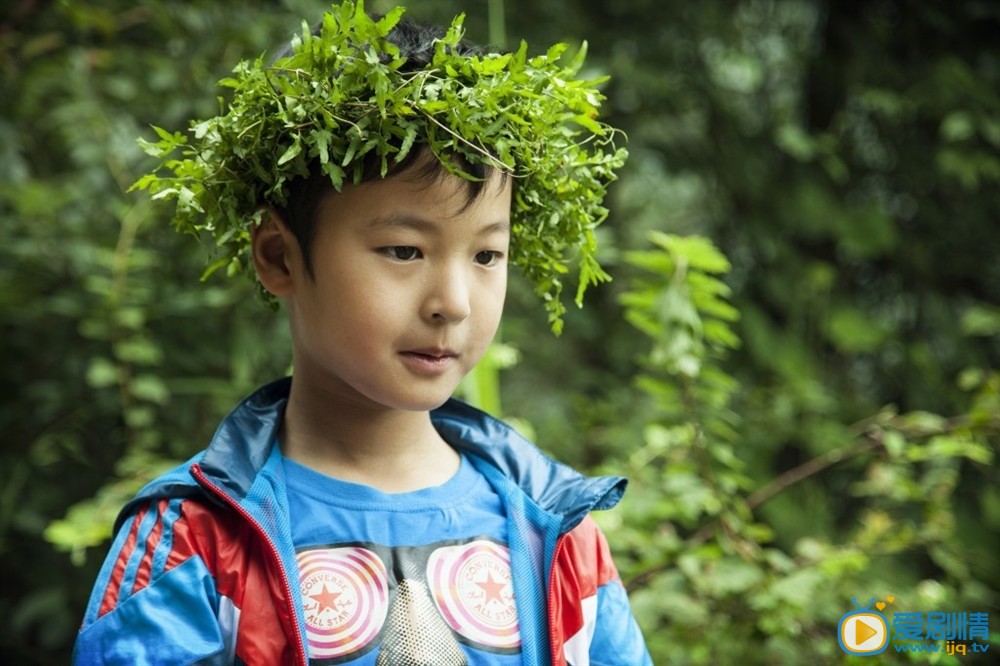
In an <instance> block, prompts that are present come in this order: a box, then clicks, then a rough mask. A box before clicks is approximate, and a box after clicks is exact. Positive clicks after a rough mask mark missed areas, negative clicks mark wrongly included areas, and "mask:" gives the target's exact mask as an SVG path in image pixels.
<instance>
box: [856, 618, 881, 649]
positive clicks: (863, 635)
mask: <svg viewBox="0 0 1000 666" xmlns="http://www.w3.org/2000/svg"><path fill="white" fill-rule="evenodd" d="M877 635H878V629H872V627H871V625H870V624H867V623H865V621H864V620H861V619H856V620H854V638H855V640H857V641H858V645H864V644H865V642H866V641H867V640H868V639H869V638H871V637H872V636H877Z"/></svg>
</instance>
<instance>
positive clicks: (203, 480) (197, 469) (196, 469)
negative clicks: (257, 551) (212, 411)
mask: <svg viewBox="0 0 1000 666" xmlns="http://www.w3.org/2000/svg"><path fill="white" fill-rule="evenodd" d="M191 473H192V474H193V475H194V478H195V479H197V480H198V483H200V484H201V485H202V486H204V487H205V488H207V489H208V490H210V491H212V492H213V493H214V494H215V495H217V496H219V497H221V498H222V499H223V500H224V501H225V502H226V504H228V505H229V506H231V507H232V508H233V509H235V510H236V513H238V514H240V515H241V516H242V517H243V518H244V519H246V520H247V521H248V522H249V523H250V524H251V525H253V527H254V529H255V530H256V531H257V534H258V535H259V536H260V537H261V538H262V539H264V543H266V544H267V547H268V550H269V551H270V553H271V556H272V557H273V558H274V561H275V562H277V563H278V571H279V572H280V574H281V583H282V585H284V587H285V599H287V600H288V610H289V612H290V613H291V617H292V626H293V628H294V631H295V654H296V656H297V657H298V661H299V663H300V664H308V663H309V659H308V658H307V656H306V654H307V653H306V649H305V644H304V643H303V640H302V632H301V630H300V627H299V622H298V615H297V614H296V612H295V605H294V601H293V599H294V597H293V596H292V587H291V585H290V584H289V582H288V576H287V575H285V567H284V566H283V565H282V563H281V556H280V555H279V554H278V548H277V546H275V545H274V541H273V540H272V539H271V537H270V536H269V535H268V533H267V532H266V531H264V528H263V526H262V525H261V524H260V523H259V522H257V519H256V518H254V517H253V516H251V515H250V513H249V512H248V511H247V510H246V509H244V508H243V507H242V506H240V505H239V504H238V503H237V502H236V501H235V500H234V499H233V498H232V497H230V496H229V495H228V494H227V493H226V492H225V491H223V490H222V489H221V488H219V487H218V486H216V485H215V484H214V483H212V482H211V481H209V480H208V477H206V476H205V473H204V472H202V471H201V466H200V465H199V464H198V463H194V464H193V465H191Z"/></svg>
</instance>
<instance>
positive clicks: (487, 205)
mask: <svg viewBox="0 0 1000 666" xmlns="http://www.w3.org/2000/svg"><path fill="white" fill-rule="evenodd" d="M431 159H434V158H433V157H432V158H431ZM435 162H436V163H435V164H433V165H428V164H420V163H416V164H413V165H410V166H408V167H407V168H406V169H404V170H401V171H398V172H396V173H393V174H390V175H388V176H386V177H385V178H373V179H370V180H366V181H363V182H361V183H360V184H357V185H355V184H345V185H344V186H343V188H342V189H341V191H340V192H337V191H336V190H331V191H330V192H329V193H328V194H327V195H326V196H325V197H324V198H323V200H322V202H321V207H320V210H321V211H325V210H331V209H336V208H340V207H342V206H344V205H345V204H346V205H347V206H348V207H349V208H350V209H351V212H352V213H354V214H355V215H357V214H359V213H360V214H362V216H363V217H365V218H368V219H370V220H371V221H372V222H377V221H382V222H383V223H391V222H392V221H394V220H395V221H398V220H417V219H421V218H422V217H424V215H423V213H424V212H425V211H427V209H428V208H433V209H434V213H435V216H439V215H441V214H442V213H450V215H454V216H457V215H461V214H463V213H471V212H475V210H476V209H482V210H483V212H488V213H490V214H491V215H493V216H494V217H496V216H497V215H498V211H501V210H502V211H503V219H498V220H494V221H495V222H505V223H507V225H508V227H509V219H510V202H511V193H512V189H513V179H512V178H510V177H507V176H505V175H504V174H503V173H501V172H499V171H497V170H496V169H488V170H487V171H486V179H485V181H482V182H478V183H475V182H472V181H469V180H467V179H465V178H462V177H461V176H458V175H456V174H453V173H450V172H449V171H448V170H447V169H446V168H445V167H444V166H443V165H441V164H440V163H439V162H437V161H436V160H435Z"/></svg>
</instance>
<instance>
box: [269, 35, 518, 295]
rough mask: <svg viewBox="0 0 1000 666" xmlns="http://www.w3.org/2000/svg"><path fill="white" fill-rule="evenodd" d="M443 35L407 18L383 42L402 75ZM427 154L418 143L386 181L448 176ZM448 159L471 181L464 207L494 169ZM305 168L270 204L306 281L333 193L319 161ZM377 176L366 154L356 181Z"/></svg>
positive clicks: (376, 165)
mask: <svg viewBox="0 0 1000 666" xmlns="http://www.w3.org/2000/svg"><path fill="white" fill-rule="evenodd" d="M373 18H374V19H375V20H378V19H379V16H373ZM320 26H321V24H318V25H317V26H316V27H315V28H314V29H313V34H318V32H319V29H320ZM444 35H445V30H444V28H442V27H441V26H437V25H433V24H428V23H420V22H417V21H414V20H411V19H407V18H402V19H400V21H399V22H398V23H397V24H396V25H395V27H393V29H392V30H391V31H390V32H389V34H388V35H387V36H386V39H387V40H388V41H389V42H390V43H392V44H394V45H395V46H396V47H397V48H398V49H399V55H400V56H401V57H403V58H405V59H406V62H405V63H404V64H403V65H401V66H400V68H399V70H398V71H399V72H401V73H404V74H405V73H408V72H416V71H419V70H421V69H424V68H425V67H427V66H428V65H429V64H430V63H431V61H432V60H433V57H434V47H435V42H436V41H437V40H438V39H440V38H441V37H443V36H444ZM456 48H457V53H458V54H459V55H463V56H469V55H479V54H483V53H486V52H499V50H497V49H492V48H489V49H486V48H484V47H481V46H479V45H477V44H474V43H472V42H469V41H467V40H464V39H463V40H462V41H460V42H459V43H458V45H457V47H456ZM290 54H291V46H290V45H289V46H286V47H285V48H284V50H283V51H282V52H281V53H279V54H278V58H282V57H285V56H287V55H290ZM428 150H430V149H429V148H428V147H427V145H426V144H425V143H421V142H420V140H419V139H418V140H417V142H416V143H415V144H414V146H413V148H412V149H411V150H410V152H409V154H408V155H407V156H406V157H405V158H404V159H403V160H401V161H400V162H390V164H389V170H388V172H387V173H386V176H391V175H396V174H400V173H402V172H404V171H409V170H412V171H413V174H412V177H413V178H414V179H415V180H418V181H425V182H427V183H428V184H430V183H433V182H435V181H437V180H438V179H440V178H443V177H444V176H445V175H446V174H448V171H447V169H446V168H445V167H444V165H442V164H441V162H440V161H439V160H438V159H437V158H436V157H434V156H427V151H428ZM424 157H429V159H422V158H424ZM452 159H454V160H455V161H456V166H458V167H459V168H460V169H461V170H462V171H463V172H465V173H466V174H468V175H469V176H471V177H472V178H471V179H464V180H463V182H464V183H465V185H466V188H465V192H466V202H465V206H466V207H467V206H470V205H472V204H473V203H474V202H475V201H476V200H477V199H478V198H479V197H480V196H481V195H482V193H483V192H484V191H485V189H486V185H487V183H488V181H489V177H490V176H491V175H492V173H491V172H492V171H493V168H492V167H490V166H488V165H486V164H483V163H478V162H469V161H467V160H465V159H462V158H461V157H460V156H454V157H452ZM308 169H309V174H308V176H305V177H300V178H295V179H293V180H291V181H289V183H288V185H287V193H286V203H285V205H283V206H278V205H275V206H274V208H275V209H276V210H277V211H278V212H279V213H280V214H281V216H282V219H283V220H284V221H285V224H286V225H288V228H289V230H290V231H291V232H292V234H293V235H294V236H295V239H296V240H297V241H298V243H299V247H300V248H301V250H302V257H303V261H304V262H305V266H306V270H307V271H308V272H309V275H310V276H313V265H312V241H313V238H315V235H316V219H317V215H318V213H319V206H320V203H321V202H322V201H323V199H324V198H325V197H326V196H327V195H329V194H330V193H331V192H333V191H335V188H334V186H333V183H332V182H331V181H330V178H329V176H327V175H326V174H324V173H322V171H320V163H319V160H318V159H315V160H313V161H312V162H311V163H310V164H309V167H308ZM500 175H501V177H502V178H504V179H506V177H507V174H506V173H505V172H501V173H500ZM379 177H381V158H380V157H379V156H378V155H377V154H375V153H369V154H368V155H367V156H365V158H364V160H363V162H362V175H361V182H365V181H369V180H375V179H376V178H379Z"/></svg>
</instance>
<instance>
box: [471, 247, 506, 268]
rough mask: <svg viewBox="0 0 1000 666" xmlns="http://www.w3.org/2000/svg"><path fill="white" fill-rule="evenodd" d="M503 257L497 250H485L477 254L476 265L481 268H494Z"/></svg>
mask: <svg viewBox="0 0 1000 666" xmlns="http://www.w3.org/2000/svg"><path fill="white" fill-rule="evenodd" d="M501 256H502V255H501V253H500V252H497V251H496V250H483V251H482V252H479V253H477V254H476V263H477V264H479V265H480V266H492V265H493V264H495V263H497V262H498V261H500V257H501Z"/></svg>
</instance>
